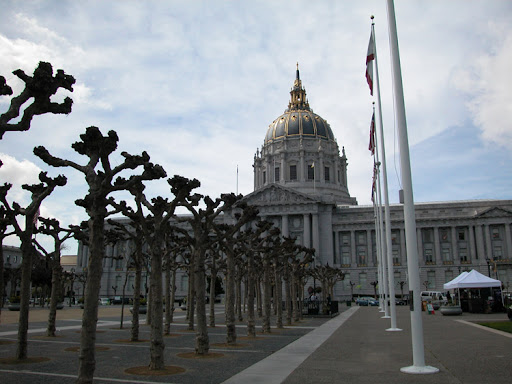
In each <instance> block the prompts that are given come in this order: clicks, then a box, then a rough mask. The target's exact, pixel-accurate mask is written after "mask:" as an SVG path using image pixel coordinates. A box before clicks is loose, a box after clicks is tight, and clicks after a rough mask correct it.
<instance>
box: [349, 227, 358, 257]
mask: <svg viewBox="0 0 512 384" xmlns="http://www.w3.org/2000/svg"><path fill="white" fill-rule="evenodd" d="M350 253H351V255H350V259H351V260H352V262H351V264H352V265H357V254H356V231H354V230H351V231H350Z"/></svg>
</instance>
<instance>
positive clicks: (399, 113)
mask: <svg viewBox="0 0 512 384" xmlns="http://www.w3.org/2000/svg"><path fill="white" fill-rule="evenodd" d="M387 13H388V24H389V44H390V51H391V65H392V73H393V89H394V100H395V108H396V110H395V113H396V119H397V126H398V142H399V148H400V163H401V171H402V172H401V173H402V183H403V190H404V221H405V242H406V247H407V269H408V271H409V290H410V292H411V294H410V298H411V299H412V301H411V338H412V354H413V365H411V366H409V367H403V368H401V369H400V371H402V372H404V373H415V374H426V373H436V372H439V369H437V368H435V367H431V366H426V365H425V351H424V348H425V347H424V341H423V323H422V318H421V297H420V272H419V263H418V248H417V238H416V221H415V220H416V217H415V211H414V199H413V190H412V176H411V162H410V157H409V140H408V137H407V121H406V118H405V103H404V90H403V85H402V74H401V69H400V54H399V52H398V36H397V31H396V20H395V6H394V3H393V0H387Z"/></svg>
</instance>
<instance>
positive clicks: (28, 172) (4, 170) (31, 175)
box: [0, 153, 41, 205]
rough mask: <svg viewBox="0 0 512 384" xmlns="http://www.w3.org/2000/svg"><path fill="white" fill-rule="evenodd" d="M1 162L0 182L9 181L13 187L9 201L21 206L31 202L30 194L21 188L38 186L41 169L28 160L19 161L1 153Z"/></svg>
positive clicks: (9, 194)
mask: <svg viewBox="0 0 512 384" xmlns="http://www.w3.org/2000/svg"><path fill="white" fill-rule="evenodd" d="M0 160H2V163H3V165H2V167H0V180H2V181H8V182H9V183H11V184H12V185H13V186H12V188H11V189H10V190H9V193H8V199H9V200H10V201H11V202H12V201H16V202H17V203H18V204H21V205H23V204H24V203H26V202H29V201H30V195H29V192H27V191H25V190H23V189H22V188H21V186H22V185H23V184H38V183H39V173H40V172H41V168H39V167H38V166H37V165H35V164H34V163H33V162H31V161H29V160H27V159H23V160H21V161H19V160H16V159H15V158H14V157H12V156H10V155H7V154H5V153H0Z"/></svg>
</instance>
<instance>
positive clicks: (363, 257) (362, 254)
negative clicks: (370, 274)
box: [357, 247, 366, 266]
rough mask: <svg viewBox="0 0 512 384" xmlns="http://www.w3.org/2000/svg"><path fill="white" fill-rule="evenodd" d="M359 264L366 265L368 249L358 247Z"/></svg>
mask: <svg viewBox="0 0 512 384" xmlns="http://www.w3.org/2000/svg"><path fill="white" fill-rule="evenodd" d="M357 264H358V265H361V266H364V265H366V247H357Z"/></svg>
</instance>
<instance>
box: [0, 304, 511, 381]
mask: <svg viewBox="0 0 512 384" xmlns="http://www.w3.org/2000/svg"><path fill="white" fill-rule="evenodd" d="M341 308H342V310H343V311H344V312H342V313H341V314H340V315H339V316H337V317H334V318H333V319H305V320H304V321H303V322H301V323H299V324H296V325H294V326H291V327H286V329H284V330H274V329H273V332H272V334H271V335H260V334H259V335H258V338H257V339H256V340H244V339H243V337H241V336H243V335H245V329H244V324H243V323H240V324H239V325H238V326H237V330H238V336H239V341H238V342H239V344H240V345H239V347H238V348H226V347H225V346H223V345H222V343H223V342H224V340H225V328H224V327H223V326H222V325H221V322H222V321H223V315H222V308H220V307H219V308H218V310H219V315H218V317H217V323H218V324H219V325H218V326H216V327H215V328H210V329H209V333H210V342H211V351H212V352H216V353H221V354H223V356H222V357H219V358H217V359H208V360H197V359H185V358H182V357H179V353H180V352H190V351H193V345H194V334H193V333H190V332H185V331H184V329H185V322H184V313H182V312H180V311H178V312H176V322H175V323H174V324H173V328H172V332H173V335H172V336H171V337H166V340H165V342H166V349H165V353H166V364H168V365H173V366H180V367H183V368H185V369H186V371H185V373H182V374H178V375H172V376H135V375H129V374H127V373H125V369H126V368H129V367H133V366H141V365H147V363H148V359H149V342H147V341H145V342H144V341H143V342H140V343H128V342H126V339H127V338H128V337H129V326H130V321H129V320H130V316H129V314H125V329H124V330H120V329H118V328H119V315H118V314H116V313H115V307H105V308H101V309H100V321H99V323H98V329H99V330H100V331H104V332H100V333H98V337H97V346H99V347H103V348H102V349H103V350H102V351H98V352H97V368H96V375H95V382H98V383H109V382H117V383H119V382H121V383H146V384H148V383H163V382H165V383H223V382H226V383H265V384H267V383H288V384H290V383H301V384H305V383H336V382H340V383H475V384H476V383H510V382H511V373H512V334H507V333H502V332H497V331H494V330H491V329H489V328H486V327H482V326H478V325H475V322H476V321H493V320H498V321H500V320H507V317H506V315H505V314H489V315H484V314H482V315H477V314H467V313H464V314H463V315H462V316H455V317H445V316H442V315H441V314H440V313H438V312H437V313H436V314H435V315H428V314H427V313H423V316H422V318H423V326H424V341H425V362H426V364H427V365H430V366H433V367H436V368H438V369H439V372H438V373H435V374H427V375H417V374H406V373H402V372H401V371H400V368H402V367H406V366H410V365H412V364H413V361H412V342H411V335H410V313H409V311H408V307H397V323H398V327H399V328H402V329H403V330H402V331H400V332H388V331H386V329H387V328H389V326H390V320H389V319H383V318H382V313H380V312H379V311H378V308H376V307H360V308H359V307H350V308H347V307H346V306H345V305H342V306H341ZM102 310H103V311H104V312H103V313H102V312H101V311H102ZM7 313H8V312H7ZM7 313H4V311H2V324H1V325H0V358H1V357H9V356H13V355H14V351H15V348H16V345H15V343H12V344H6V343H9V342H13V341H15V339H16V332H15V331H16V324H15V322H14V323H12V322H11V323H10V324H9V323H8V321H7V316H5V315H6V314H7ZM79 314H80V310H79V309H64V310H63V311H59V313H58V315H57V316H58V319H61V320H59V323H58V325H59V326H61V327H62V328H63V329H62V330H61V331H59V337H57V338H56V339H48V338H46V337H44V336H43V335H44V327H45V324H44V319H45V317H44V313H43V311H41V312H40V313H38V314H36V311H31V317H30V319H31V330H32V331H33V333H31V335H30V337H29V356H48V357H50V358H51V360H50V361H47V362H42V363H37V364H23V365H6V364H0V383H2V384H4V383H5V384H9V383H73V382H74V379H75V378H76V371H77V367H78V363H77V353H76V352H71V351H69V349H70V348H73V347H74V348H76V347H78V346H79V334H78V333H77V330H78V329H79V328H80V325H79V324H80V321H79V318H80V316H79ZM38 315H40V317H38ZM46 316H47V311H46ZM41 318H42V319H43V320H41ZM105 331H106V332H105ZM141 331H142V332H141V339H145V338H149V328H148V327H147V326H143V327H141Z"/></svg>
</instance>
